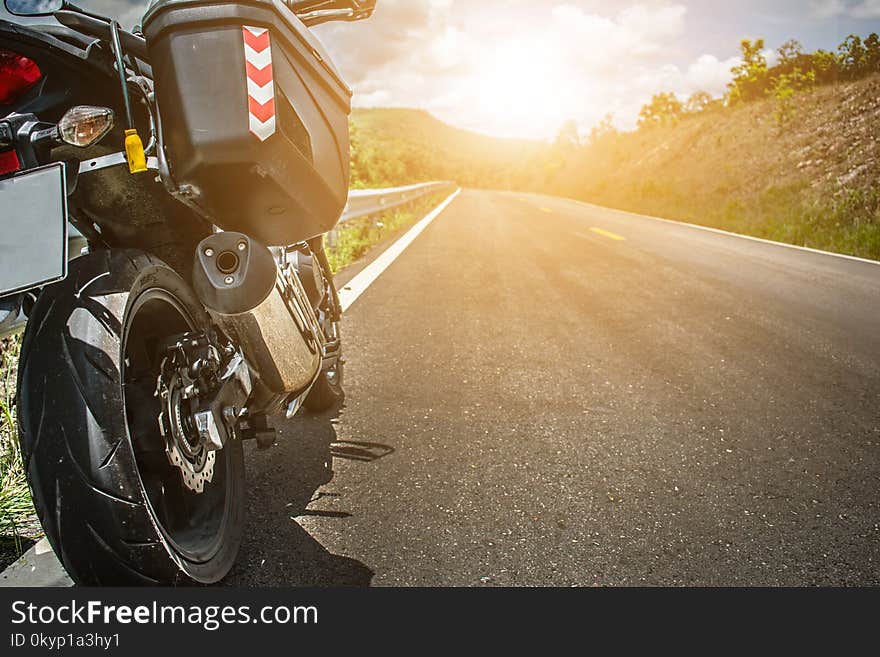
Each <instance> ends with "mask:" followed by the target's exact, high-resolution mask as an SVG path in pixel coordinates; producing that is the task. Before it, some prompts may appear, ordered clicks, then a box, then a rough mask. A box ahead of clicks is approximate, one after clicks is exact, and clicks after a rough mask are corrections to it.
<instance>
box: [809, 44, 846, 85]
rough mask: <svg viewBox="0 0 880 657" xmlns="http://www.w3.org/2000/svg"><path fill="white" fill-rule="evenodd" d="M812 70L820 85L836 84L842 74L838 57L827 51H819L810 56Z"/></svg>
mask: <svg viewBox="0 0 880 657" xmlns="http://www.w3.org/2000/svg"><path fill="white" fill-rule="evenodd" d="M810 70H812V71H813V72H814V73H815V75H816V82H817V83H818V84H830V83H832V82H836V81H837V78H838V75H839V73H840V65H839V63H838V61H837V55H835V54H834V53H833V52H828V51H827V50H817V51H816V52H814V53H813V54H812V55H811V56H810Z"/></svg>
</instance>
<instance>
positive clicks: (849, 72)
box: [837, 34, 868, 80]
mask: <svg viewBox="0 0 880 657" xmlns="http://www.w3.org/2000/svg"><path fill="white" fill-rule="evenodd" d="M837 59H838V61H839V62H840V68H841V70H842V71H843V74H844V77H845V78H846V79H848V80H855V79H856V78H860V77H862V76H863V75H865V73H867V72H868V49H867V48H865V44H863V43H862V39H861V37H859V36H857V35H855V34H850V35H849V36H848V37H846V40H845V41H844V42H843V43H841V44H840V47H839V48H838V49H837Z"/></svg>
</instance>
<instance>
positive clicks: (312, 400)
mask: <svg viewBox="0 0 880 657" xmlns="http://www.w3.org/2000/svg"><path fill="white" fill-rule="evenodd" d="M344 371H345V362H344V361H343V360H342V358H341V357H340V358H339V360H338V361H337V362H336V366H335V367H334V369H333V370H331V371H327V372H321V374H320V375H318V380H317V381H316V382H315V385H314V386H312V389H311V391H310V392H309V395H308V397H306V401H305V406H306V408H307V409H309V410H310V411H312V412H313V413H323V412H324V411H327V410H330V409H331V408H334V407H335V406H338V405H339V404H341V403H342V401H343V400H344V399H345V391H344V390H343V389H342V383H343V372H344Z"/></svg>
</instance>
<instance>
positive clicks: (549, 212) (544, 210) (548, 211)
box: [541, 208, 553, 214]
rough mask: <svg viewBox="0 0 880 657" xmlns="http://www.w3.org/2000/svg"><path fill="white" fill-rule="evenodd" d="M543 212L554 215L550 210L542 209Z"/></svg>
mask: <svg viewBox="0 0 880 657" xmlns="http://www.w3.org/2000/svg"><path fill="white" fill-rule="evenodd" d="M541 212H546V213H547V214H553V210H551V209H550V208H541Z"/></svg>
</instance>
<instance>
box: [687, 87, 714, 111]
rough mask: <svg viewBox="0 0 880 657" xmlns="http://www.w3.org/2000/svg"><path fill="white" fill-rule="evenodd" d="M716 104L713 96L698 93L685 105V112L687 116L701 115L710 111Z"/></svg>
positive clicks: (702, 92) (701, 92)
mask: <svg viewBox="0 0 880 657" xmlns="http://www.w3.org/2000/svg"><path fill="white" fill-rule="evenodd" d="M714 102H715V100H714V99H713V98H712V94H710V93H708V92H706V91H697V92H695V93H693V94H691V97H690V98H688V100H687V102H686V103H685V105H684V111H685V113H686V114H699V113H700V112H705V111H706V110H707V109H709V108H710V107H711V106H712V105H713V104H714Z"/></svg>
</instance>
